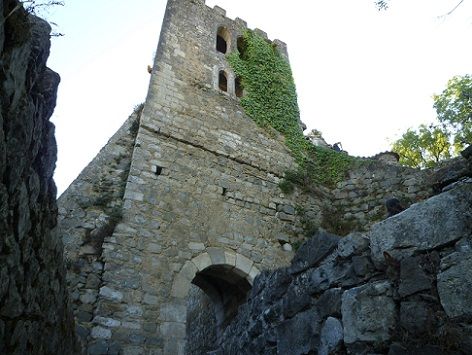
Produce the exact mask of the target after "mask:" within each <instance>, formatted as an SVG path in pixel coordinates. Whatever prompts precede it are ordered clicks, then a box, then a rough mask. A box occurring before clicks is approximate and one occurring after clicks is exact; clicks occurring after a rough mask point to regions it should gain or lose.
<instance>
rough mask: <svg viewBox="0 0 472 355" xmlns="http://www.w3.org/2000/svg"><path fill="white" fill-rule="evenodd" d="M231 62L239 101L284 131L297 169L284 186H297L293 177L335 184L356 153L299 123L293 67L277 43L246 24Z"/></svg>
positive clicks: (304, 183) (306, 183)
mask: <svg viewBox="0 0 472 355" xmlns="http://www.w3.org/2000/svg"><path fill="white" fill-rule="evenodd" d="M228 62H229V63H230V65H231V67H232V68H233V70H234V72H235V74H236V76H238V77H239V78H240V79H241V84H242V86H243V88H244V95H243V97H242V98H241V105H242V106H243V108H244V110H245V112H246V113H247V115H248V116H249V117H251V118H252V119H253V120H254V121H255V122H256V123H257V124H259V125H260V126H262V127H265V128H268V127H272V128H274V129H275V130H277V131H278V132H280V133H281V134H282V135H283V136H284V137H285V144H286V145H287V147H288V148H289V149H290V150H291V152H292V154H293V156H294V158H295V160H296V162H297V163H298V169H297V170H296V171H290V172H287V173H286V178H285V180H283V181H282V183H281V185H280V187H281V189H282V190H283V191H285V190H286V192H289V190H293V186H290V185H291V184H292V183H295V184H298V185H301V186H305V187H307V188H308V186H310V185H313V184H314V183H320V184H323V185H334V184H335V183H336V182H337V181H340V180H341V179H342V178H343V177H344V176H345V175H346V172H347V169H348V168H349V166H350V164H351V162H352V158H351V157H349V156H348V155H346V154H342V153H338V152H335V151H333V150H330V149H323V148H319V147H316V146H314V145H313V144H311V143H310V142H309V141H308V140H306V139H305V136H304V135H303V132H302V129H301V128H300V112H299V109H298V103H297V93H296V90H295V83H294V81H293V77H292V71H291V69H290V65H289V63H288V62H287V60H286V59H285V58H284V57H283V56H282V55H281V54H280V53H279V52H278V50H277V47H276V46H275V45H274V44H273V43H271V42H269V41H267V40H266V39H265V38H263V37H261V36H260V35H258V34H257V33H255V32H253V31H250V30H247V31H245V32H244V34H243V36H242V39H238V51H236V52H232V53H231V54H229V55H228Z"/></svg>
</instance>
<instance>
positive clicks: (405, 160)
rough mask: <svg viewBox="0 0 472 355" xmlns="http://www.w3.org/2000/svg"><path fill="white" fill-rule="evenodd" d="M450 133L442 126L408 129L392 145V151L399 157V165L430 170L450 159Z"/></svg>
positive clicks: (423, 126)
mask: <svg viewBox="0 0 472 355" xmlns="http://www.w3.org/2000/svg"><path fill="white" fill-rule="evenodd" d="M450 135H451V133H450V131H448V129H447V127H445V126H443V125H432V124H431V125H429V126H426V125H424V124H423V125H420V126H419V128H418V129H417V130H413V129H411V128H410V129H408V130H407V131H406V133H404V134H403V135H402V137H401V138H400V139H399V140H397V141H396V142H395V143H394V144H393V148H392V150H393V151H394V152H396V153H398V154H399V155H400V163H401V164H403V165H406V166H411V167H413V168H417V167H419V168H431V167H434V166H436V165H437V164H438V162H439V161H441V160H444V159H449V158H451V156H452V154H451V150H452V146H453V145H452V144H451V139H450Z"/></svg>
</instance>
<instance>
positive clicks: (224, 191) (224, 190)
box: [221, 187, 227, 196]
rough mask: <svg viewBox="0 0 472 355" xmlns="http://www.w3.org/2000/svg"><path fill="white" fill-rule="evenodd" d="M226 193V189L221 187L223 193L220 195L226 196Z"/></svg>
mask: <svg viewBox="0 0 472 355" xmlns="http://www.w3.org/2000/svg"><path fill="white" fill-rule="evenodd" d="M226 192H227V189H226V187H223V191H222V192H221V194H222V195H223V196H226Z"/></svg>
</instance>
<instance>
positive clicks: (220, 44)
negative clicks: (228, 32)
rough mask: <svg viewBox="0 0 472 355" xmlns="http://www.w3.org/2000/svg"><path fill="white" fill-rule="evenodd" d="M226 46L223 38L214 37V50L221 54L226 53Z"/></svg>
mask: <svg viewBox="0 0 472 355" xmlns="http://www.w3.org/2000/svg"><path fill="white" fill-rule="evenodd" d="M227 49H228V45H227V43H226V41H225V39H224V38H223V37H221V36H220V35H217V36H216V50H217V51H218V52H221V53H226V50H227Z"/></svg>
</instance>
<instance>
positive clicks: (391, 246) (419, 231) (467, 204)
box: [369, 184, 472, 266]
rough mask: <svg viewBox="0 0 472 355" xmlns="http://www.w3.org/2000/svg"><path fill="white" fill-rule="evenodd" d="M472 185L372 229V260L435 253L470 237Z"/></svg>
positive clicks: (423, 203)
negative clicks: (386, 256) (434, 251)
mask: <svg viewBox="0 0 472 355" xmlns="http://www.w3.org/2000/svg"><path fill="white" fill-rule="evenodd" d="M471 226H472V185H471V184H463V185H461V186H457V187H456V188H454V189H451V190H449V191H447V192H444V193H441V194H439V195H436V196H434V197H432V198H430V199H428V200H426V201H424V202H422V203H418V204H414V205H412V206H411V207H410V208H408V209H407V210H405V211H403V212H402V213H400V214H397V215H395V216H393V217H390V218H388V219H386V220H384V221H382V222H379V223H377V224H375V225H373V226H372V230H371V231H370V234H369V237H370V242H371V249H372V259H373V260H374V263H375V264H376V265H377V266H381V265H384V264H385V254H384V253H385V252H387V254H388V255H390V256H392V257H393V258H394V259H403V258H405V257H406V256H411V255H413V254H414V253H415V252H421V251H428V250H433V249H436V248H439V247H442V246H445V245H448V244H450V243H453V242H454V241H457V240H459V239H461V238H462V237H464V236H467V235H469V234H470V230H471Z"/></svg>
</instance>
